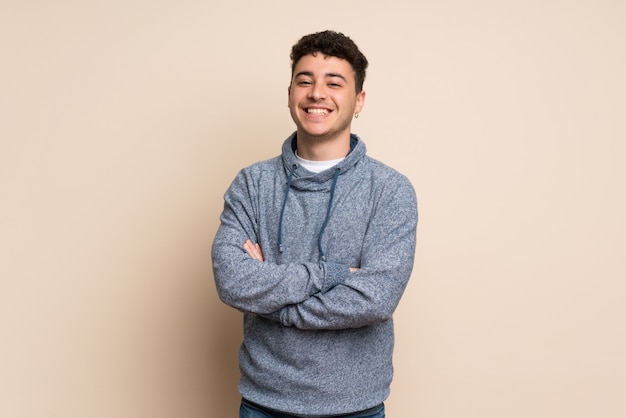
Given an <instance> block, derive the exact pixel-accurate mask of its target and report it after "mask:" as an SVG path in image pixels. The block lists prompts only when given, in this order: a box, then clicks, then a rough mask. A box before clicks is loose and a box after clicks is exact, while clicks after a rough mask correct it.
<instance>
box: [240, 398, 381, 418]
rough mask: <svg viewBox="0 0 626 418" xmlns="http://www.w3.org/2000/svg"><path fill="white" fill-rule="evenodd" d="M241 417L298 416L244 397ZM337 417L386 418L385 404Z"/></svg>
mask: <svg viewBox="0 0 626 418" xmlns="http://www.w3.org/2000/svg"><path fill="white" fill-rule="evenodd" d="M239 418H297V416H296V415H289V414H281V413H280V412H274V411H269V410H267V409H265V408H263V407H261V406H259V405H256V404H253V403H252V402H249V401H246V400H245V399H243V400H242V401H241V406H240V407H239ZM336 418H385V405H383V404H380V405H379V406H376V407H374V408H371V409H368V410H366V411H361V412H355V413H353V414H346V415H337V416H336Z"/></svg>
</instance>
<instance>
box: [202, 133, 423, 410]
mask: <svg viewBox="0 0 626 418" xmlns="http://www.w3.org/2000/svg"><path fill="white" fill-rule="evenodd" d="M295 149H296V136H295V134H292V135H291V136H290V137H289V138H287V140H286V141H285V142H284V143H283V147H282V155H281V156H278V157H275V158H273V159H270V160H267V161H262V162H259V163H256V164H254V165H252V166H250V167H247V168H244V169H243V170H241V171H240V172H239V174H238V175H237V177H236V178H235V179H234V181H233V183H232V184H231V186H230V187H229V189H228V190H227V192H226V194H225V196H224V200H225V203H224V211H223V212H222V215H221V218H220V220H221V225H220V227H219V229H218V231H217V234H216V237H215V240H214V242H213V248H212V257H213V271H214V276H215V282H216V286H217V290H218V293H219V296H220V298H221V300H222V301H223V302H224V303H226V304H228V305H230V306H232V307H234V308H236V309H239V310H241V311H242V312H243V313H244V341H243V344H242V345H241V348H240V352H239V363H240V369H241V379H240V382H239V390H240V392H241V394H242V396H243V397H244V398H246V399H248V400H249V401H252V402H254V403H257V404H259V405H262V406H265V407H267V408H270V409H273V410H277V411H282V412H285V413H290V414H294V415H299V416H313V417H315V416H328V415H337V414H346V413H350V412H355V411H360V410H363V409H367V408H371V407H373V406H375V405H377V404H380V403H381V402H383V401H384V400H385V399H386V398H387V396H388V395H389V385H390V383H391V379H392V375H393V366H392V354H393V343H394V335H393V320H392V314H393V312H394V310H395V309H396V306H397V305H398V302H399V301H400V297H401V296H402V293H403V291H404V289H405V286H406V284H407V281H408V279H409V276H410V275H411V270H412V268H413V259H414V254H415V234H416V226H417V203H416V198H415V192H414V190H413V187H412V185H411V183H410V182H409V180H408V179H407V178H406V177H405V176H403V175H402V174H400V173H398V172H397V171H395V170H394V169H392V168H390V167H388V166H386V165H384V164H382V163H380V162H378V161H376V160H374V159H372V158H370V157H368V156H367V155H366V147H365V144H364V143H363V142H362V141H361V140H360V139H359V138H358V137H357V136H356V135H354V134H352V135H351V151H350V153H349V154H348V155H347V156H346V158H345V159H344V160H343V161H341V162H340V163H338V164H337V165H336V166H334V167H332V168H330V169H328V170H325V171H322V172H321V173H317V174H315V173H311V172H309V171H307V170H306V169H304V168H303V167H302V166H300V165H299V164H298V162H297V160H296V156H295ZM246 239H250V240H251V241H252V242H258V243H259V244H260V245H261V248H262V250H263V255H264V258H265V261H264V262H261V261H258V260H255V259H253V258H251V257H250V256H248V255H247V254H246V253H245V251H244V250H243V248H242V245H243V243H244V242H245V240H246ZM350 267H358V268H359V270H358V271H357V272H354V273H350V270H349V269H350Z"/></svg>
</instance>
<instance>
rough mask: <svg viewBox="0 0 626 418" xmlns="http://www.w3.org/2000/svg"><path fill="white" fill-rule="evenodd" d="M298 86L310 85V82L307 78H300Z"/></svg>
mask: <svg viewBox="0 0 626 418" xmlns="http://www.w3.org/2000/svg"><path fill="white" fill-rule="evenodd" d="M298 85H299V86H310V85H311V82H310V81H309V80H300V81H298Z"/></svg>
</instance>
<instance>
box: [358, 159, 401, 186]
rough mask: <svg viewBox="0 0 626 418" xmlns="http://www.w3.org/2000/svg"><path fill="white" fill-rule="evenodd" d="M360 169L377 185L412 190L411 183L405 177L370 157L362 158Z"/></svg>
mask: <svg viewBox="0 0 626 418" xmlns="http://www.w3.org/2000/svg"><path fill="white" fill-rule="evenodd" d="M362 169H363V170H364V171H365V172H366V173H368V174H369V175H370V176H371V177H372V179H373V180H376V182H378V183H383V184H390V185H394V184H395V185H399V184H402V185H406V186H409V187H411V188H413V186H412V184H411V181H410V180H409V178H408V177H407V176H406V175H404V174H402V173H401V172H399V171H398V170H396V169H395V168H393V167H391V166H389V165H387V164H385V163H383V162H381V161H379V160H377V159H375V158H372V157H370V156H365V157H364V158H363V160H362Z"/></svg>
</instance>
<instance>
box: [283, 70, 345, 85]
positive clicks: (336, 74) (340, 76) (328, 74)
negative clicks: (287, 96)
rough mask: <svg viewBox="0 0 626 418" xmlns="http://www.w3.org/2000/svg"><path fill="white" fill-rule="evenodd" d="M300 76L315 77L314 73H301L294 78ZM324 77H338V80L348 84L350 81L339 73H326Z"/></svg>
mask: <svg viewBox="0 0 626 418" xmlns="http://www.w3.org/2000/svg"><path fill="white" fill-rule="evenodd" d="M300 76H307V77H313V72H312V71H300V72H299V73H297V74H296V75H295V76H294V78H298V77H300ZM324 77H338V78H341V79H342V80H343V81H345V82H346V83H347V82H348V80H346V78H345V77H344V76H343V75H341V74H339V73H326V74H324Z"/></svg>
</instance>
